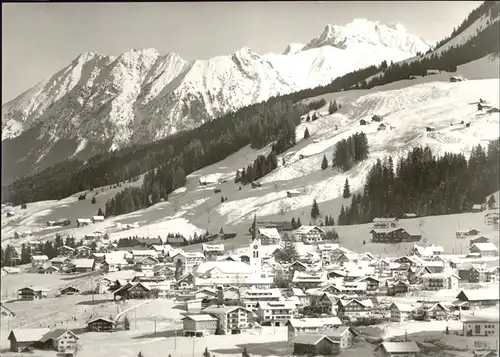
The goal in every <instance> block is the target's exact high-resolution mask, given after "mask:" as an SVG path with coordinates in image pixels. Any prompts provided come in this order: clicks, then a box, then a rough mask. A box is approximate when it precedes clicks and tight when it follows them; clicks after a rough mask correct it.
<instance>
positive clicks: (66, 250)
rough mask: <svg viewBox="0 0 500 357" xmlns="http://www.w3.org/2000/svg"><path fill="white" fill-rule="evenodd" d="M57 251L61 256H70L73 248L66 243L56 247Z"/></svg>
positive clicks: (73, 252)
mask: <svg viewBox="0 0 500 357" xmlns="http://www.w3.org/2000/svg"><path fill="white" fill-rule="evenodd" d="M57 253H58V254H59V256H62V257H71V256H73V255H74V254H75V249H74V248H71V247H68V246H67V245H63V246H61V247H59V248H57Z"/></svg>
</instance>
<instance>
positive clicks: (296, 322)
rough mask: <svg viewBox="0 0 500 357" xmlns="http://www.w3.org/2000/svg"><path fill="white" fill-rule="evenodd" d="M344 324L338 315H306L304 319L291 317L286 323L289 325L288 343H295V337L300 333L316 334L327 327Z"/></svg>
mask: <svg viewBox="0 0 500 357" xmlns="http://www.w3.org/2000/svg"><path fill="white" fill-rule="evenodd" d="M341 325H342V321H340V319H339V318H338V317H337V316H334V317H321V318H314V317H306V318H302V319H297V318H291V319H290V320H288V322H287V323H286V326H287V327H288V344H289V345H293V342H294V340H295V337H296V336H297V335H299V334H315V333H320V332H323V331H324V330H327V329H335V328H338V327H339V326H341Z"/></svg>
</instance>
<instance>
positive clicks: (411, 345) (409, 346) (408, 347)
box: [380, 341, 420, 353]
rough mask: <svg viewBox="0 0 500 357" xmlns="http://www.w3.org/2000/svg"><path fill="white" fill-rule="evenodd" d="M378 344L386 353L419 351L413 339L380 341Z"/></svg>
mask: <svg viewBox="0 0 500 357" xmlns="http://www.w3.org/2000/svg"><path fill="white" fill-rule="evenodd" d="M380 346H381V347H383V349H384V350H386V351H387V352H388V353H405V352H415V353H419V352H420V348H419V347H418V345H417V343H416V342H415V341H406V342H382V343H381V344H380Z"/></svg>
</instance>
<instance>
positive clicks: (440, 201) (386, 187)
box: [337, 139, 500, 225]
mask: <svg viewBox="0 0 500 357" xmlns="http://www.w3.org/2000/svg"><path fill="white" fill-rule="evenodd" d="M499 160H500V145H499V140H498V139H497V140H495V141H494V142H491V143H490V144H489V145H488V147H487V148H483V147H481V146H476V147H475V148H473V150H472V152H471V154H470V157H469V159H468V160H467V158H466V157H465V156H464V155H463V154H451V153H446V154H445V155H444V156H442V157H439V158H437V157H435V156H433V155H432V152H431V150H430V149H429V148H428V147H425V148H422V147H417V148H414V149H413V150H412V151H411V152H410V153H408V155H407V156H406V157H405V158H402V159H401V160H400V161H399V162H398V163H397V165H395V164H394V163H393V160H392V158H391V157H388V158H387V159H386V160H385V161H384V162H381V161H380V160H378V161H377V163H376V164H375V165H374V166H373V168H372V169H371V170H370V173H369V174H368V177H367V179H366V184H365V187H364V192H363V195H353V197H352V202H351V205H350V206H349V207H348V208H344V207H342V209H341V212H340V215H339V217H338V220H337V222H338V224H339V225H349V224H361V223H368V222H371V221H372V220H373V219H374V218H375V217H400V216H401V215H402V214H404V213H409V212H412V213H416V214H417V215H418V216H428V215H441V214H452V213H461V212H467V211H470V210H471V209H472V205H473V204H478V203H483V202H484V201H485V198H486V197H487V196H488V195H490V194H491V193H492V192H495V191H497V190H498V189H499V181H498V177H499V173H500V172H499V162H500V161H499ZM394 166H396V167H394Z"/></svg>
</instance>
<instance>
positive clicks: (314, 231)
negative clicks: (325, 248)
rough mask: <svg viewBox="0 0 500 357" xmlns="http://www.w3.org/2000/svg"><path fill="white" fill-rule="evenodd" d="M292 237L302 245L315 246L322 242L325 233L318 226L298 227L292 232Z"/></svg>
mask: <svg viewBox="0 0 500 357" xmlns="http://www.w3.org/2000/svg"><path fill="white" fill-rule="evenodd" d="M293 235H294V236H295V238H296V239H298V240H300V241H302V242H303V243H304V244H315V243H316V244H317V243H321V242H322V241H323V236H324V235H325V231H324V230H322V229H321V228H319V227H318V226H300V227H299V228H297V229H296V230H295V231H293Z"/></svg>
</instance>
